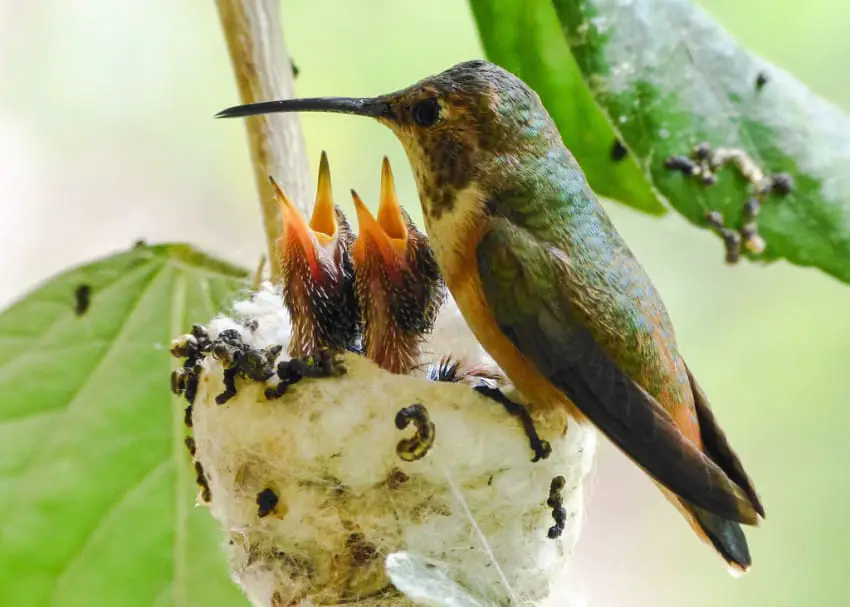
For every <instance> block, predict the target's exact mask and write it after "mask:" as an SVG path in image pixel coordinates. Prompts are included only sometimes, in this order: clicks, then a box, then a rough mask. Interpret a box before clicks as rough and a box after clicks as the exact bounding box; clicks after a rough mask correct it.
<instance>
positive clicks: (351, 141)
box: [0, 0, 850, 607]
mask: <svg viewBox="0 0 850 607" xmlns="http://www.w3.org/2000/svg"><path fill="white" fill-rule="evenodd" d="M703 4H704V5H705V6H706V7H707V8H708V9H709V10H710V11H711V12H712V13H713V14H714V15H715V16H716V17H717V18H718V19H719V20H720V21H721V22H722V23H723V24H724V25H725V26H726V27H728V28H729V29H730V30H731V31H732V33H733V34H735V35H736V36H737V37H738V38H739V39H740V40H741V41H743V42H744V44H746V45H747V46H749V47H750V48H751V49H752V50H754V51H755V52H757V53H759V54H761V55H763V56H764V57H766V58H767V59H769V60H771V61H773V62H774V63H776V64H778V65H779V66H781V67H783V68H785V69H786V70H788V71H790V72H792V73H794V74H795V75H796V76H798V77H799V78H800V79H801V80H803V81H804V82H806V83H807V84H808V85H810V86H811V87H812V88H814V89H815V90H816V91H818V92H819V93H821V94H822V95H824V96H826V97H827V98H829V99H830V100H832V101H833V102H835V103H836V104H838V105H839V106H842V107H843V108H844V109H845V110H850V79H848V78H847V75H846V65H847V62H848V60H850V37H848V36H847V35H846V31H845V30H846V24H847V23H848V22H850V3H845V2H840V1H839V0H809V2H807V3H805V4H804V5H800V4H799V3H796V2H791V0H750V2H748V3H746V4H743V3H736V2H733V0H705V1H704V2H703ZM283 12H284V20H285V30H286V36H287V40H288V45H289V48H290V51H291V53H292V55H293V58H294V60H295V62H296V64H297V65H298V67H299V68H300V69H301V74H300V76H299V78H298V81H297V91H298V94H299V95H323V94H338V95H371V94H376V93H380V92H386V91H389V90H394V89H396V88H400V87H402V86H405V85H407V84H409V83H411V82H412V81H414V80H417V79H419V78H420V77H422V76H425V75H428V74H430V73H433V72H436V71H440V70H442V69H444V68H446V67H448V66H450V65H452V64H454V63H456V62H459V61H461V60H465V59H469V58H473V57H479V56H481V54H482V52H481V49H480V45H479V42H478V38H477V34H476V32H475V28H474V24H473V20H472V17H471V15H470V12H469V9H468V7H467V5H466V3H465V2H461V1H459V0H431V1H430V2H428V3H424V4H423V3H419V2H398V1H389V0H368V1H367V0H360V1H358V2H352V1H350V0H324V1H322V2H315V1H308V0H287V1H285V2H284V4H283ZM237 102H238V97H237V93H236V89H235V86H234V83H233V77H232V74H231V72H230V63H229V59H228V57H227V54H226V51H225V47H224V42H223V39H222V36H221V34H220V30H219V23H218V16H217V13H216V10H215V8H214V6H213V3H201V2H193V3H175V2H171V1H170V0H148V1H147V2H144V3H129V2H121V3H116V2H109V1H107V0H86V1H85V2H73V3H72V2H63V1H60V0H39V1H32V2H20V0H0V201H1V202H0V239H2V242H3V245H2V247H3V248H2V251H3V254H2V255H0V305H3V306H5V305H6V304H8V303H10V302H11V301H12V300H13V299H14V298H16V297H17V296H19V295H21V294H22V293H23V292H24V291H26V290H29V289H30V288H32V287H33V286H34V285H36V284H37V283H38V282H40V281H42V280H44V279H45V278H47V277H49V276H50V275H52V274H54V273H56V272H58V271H60V270H62V269H64V268H65V267H67V266H68V265H69V264H75V263H79V262H83V261H86V260H89V259H92V258H94V257H98V256H101V255H105V254H108V253H110V252H113V251H115V250H117V249H123V248H126V247H128V246H129V245H130V244H131V243H132V242H133V241H135V240H136V239H138V238H146V239H148V240H149V241H152V242H156V241H163V240H189V241H193V242H195V243H196V244H198V245H200V246H201V247H202V248H204V249H207V250H209V251H210V252H214V253H217V254H219V255H222V256H224V257H226V258H228V259H230V260H232V261H235V262H239V263H242V264H243V265H246V266H251V267H253V265H254V264H255V263H256V261H257V259H258V257H259V255H260V253H261V251H262V247H263V237H262V234H261V231H260V219H259V214H258V210H257V204H256V201H255V195H254V185H253V181H252V178H251V172H250V166H249V163H248V156H247V147H246V138H245V133H244V130H243V125H242V123H241V122H240V121H226V122H216V121H213V120H212V115H213V114H214V113H215V112H216V111H218V110H220V109H222V108H224V107H226V106H229V105H232V104H234V103H237ZM303 125H304V129H305V135H306V138H307V143H308V150H309V155H310V161H311V167H312V170H313V175H315V170H316V166H317V164H318V159H319V153H320V151H321V150H323V149H324V150H327V152H328V154H329V158H330V162H331V169H332V174H333V181H334V185H335V190H336V192H337V196H338V202H340V203H342V204H343V205H344V206H345V207H347V208H350V207H351V204H350V201H349V200H348V199H347V197H346V196H345V193H346V192H347V191H348V189H349V188H352V187H353V188H355V189H357V190H358V192H360V193H361V195H362V196H363V197H364V199H365V200H366V201H367V203H368V204H370V205H372V206H373V208H374V206H375V205H376V197H377V192H378V185H379V180H378V177H379V171H380V160H381V156H382V155H384V154H387V155H389V156H390V159H391V160H392V162H393V166H394V170H395V174H396V178H397V182H398V183H397V186H398V190H399V194H400V196H401V198H402V201H403V203H404V204H405V205H406V206H407V208H408V209H409V210H410V211H411V212H412V213H413V214H414V216H418V214H419V209H418V202H417V199H416V194H415V189H414V185H413V181H412V177H411V175H410V171H409V169H408V167H407V164H406V161H405V158H404V155H403V152H402V150H401V147H400V145H399V144H398V143H397V141H396V140H395V139H394V138H393V136H392V135H391V133H390V132H389V130H387V129H384V128H383V127H380V126H378V125H376V124H374V123H372V122H370V121H366V120H360V119H357V118H351V117H344V116H327V115H326V116H321V115H310V114H307V115H304V116H303ZM567 144H569V142H567ZM848 163H850V159H848ZM606 207H607V208H608V210H609V211H610V213H611V215H612V217H613V219H614V221H615V223H616V225H617V226H618V228H619V229H620V230H621V232H622V233H623V235H624V236H625V238H626V240H627V241H628V243H629V245H630V246H631V247H632V249H633V250H634V251H635V253H636V254H637V255H638V257H639V259H640V260H641V261H642V262H643V264H644V265H645V266H646V268H647V270H648V272H649V274H650V275H651V276H652V278H653V279H654V281H655V283H656V285H657V286H658V288H659V289H660V291H661V293H662V295H663V296H664V298H665V301H666V302H667V305H668V307H669V309H670V312H671V315H672V317H673V319H674V321H675V323H676V326H677V328H678V336H679V343H680V346H681V348H682V350H683V352H684V354H685V356H686V357H687V359H688V361H689V365H690V367H691V368H692V369H693V370H694V372H695V373H696V374H697V376H698V377H699V380H700V382H701V383H702V385H703V388H705V390H706V391H707V392H708V394H709V395H710V397H711V399H712V402H713V404H714V407H715V410H716V412H717V415H718V416H719V418H720V420H721V421H722V423H723V426H724V428H725V429H726V431H727V433H728V435H729V437H730V439H731V440H732V442H733V444H734V446H735V447H736V448H737V450H738V452H739V454H740V455H741V457H742V459H743V460H744V462H745V463H746V465H747V467H748V469H749V470H750V472H751V474H752V475H753V476H754V477H755V480H756V485H757V487H758V489H759V491H760V492H761V494H762V497H763V500H764V502H765V506H766V508H767V513H768V518H767V520H766V522H765V523H764V525H763V526H762V528H761V529H757V530H754V531H752V532H750V533H749V537H750V538H751V545H752V551H753V555H754V559H755V566H754V569H753V571H752V572H751V573H750V574H749V575H748V576H746V577H745V578H743V579H739V580H735V579H733V578H731V577H730V576H729V575H728V574H727V573H726V571H725V568H724V566H723V564H722V563H721V561H720V560H719V559H718V558H717V557H716V556H715V555H714V554H713V553H712V551H711V550H709V549H708V548H707V547H705V546H703V545H702V544H701V543H699V542H698V541H697V540H696V539H695V538H694V537H693V535H692V534H691V532H690V531H689V529H688V528H687V526H686V525H685V523H684V522H683V520H682V519H681V518H680V517H679V515H678V514H677V513H676V512H675V511H674V510H673V509H672V508H671V507H670V506H669V505H668V504H667V502H666V501H665V500H664V499H663V497H662V496H661V494H660V493H659V492H658V491H657V489H655V487H654V486H653V485H652V484H651V483H650V482H649V481H648V480H647V478H646V477H644V476H643V475H642V474H640V473H639V472H637V470H636V469H635V468H634V467H633V466H632V465H630V464H629V463H628V462H626V461H625V460H624V458H623V457H621V456H620V455H619V454H618V453H615V452H614V450H613V449H612V448H609V447H608V446H607V445H603V446H602V448H601V450H600V458H599V463H598V467H597V468H598V469H597V472H596V474H595V476H594V479H593V482H592V490H591V493H590V500H589V503H588V513H587V523H586V527H585V530H584V533H583V535H582V538H581V540H580V542H579V545H578V549H577V553H576V556H575V558H574V561H573V565H572V568H571V570H570V572H569V574H568V575H567V576H565V578H564V580H562V581H561V583H560V585H559V588H560V592H562V593H563V595H562V596H564V597H569V598H570V599H572V600H574V601H577V602H579V603H586V604H587V605H589V606H594V607H595V606H603V605H616V606H620V605H623V606H632V605H633V606H637V607H643V606H665V607H666V606H674V605H676V606H678V605H693V606H715V605H724V606H729V607H731V606H736V605H750V604H753V603H754V602H756V601H762V602H763V603H764V604H766V605H775V606H784V605H789V606H791V605H793V606H798V605H818V606H820V605H823V606H831V605H836V606H837V605H847V604H848V598H847V596H848V595H850V575H848V574H847V564H846V563H847V561H846V546H847V545H848V544H850V519H848V517H847V516H846V513H847V503H848V502H849V501H850V472H848V470H847V464H848V463H850V442H849V441H848V440H847V438H846V437H847V431H848V429H850V406H848V391H849V390H848V389H850V374H848V368H850V288H848V287H847V286H844V285H841V284H839V283H837V282H836V281H834V280H832V279H830V278H828V277H826V276H824V275H822V274H820V273H819V272H818V271H815V270H801V269H799V268H794V267H791V266H788V265H786V264H777V265H775V266H771V267H769V268H763V267H758V266H754V265H751V264H744V265H742V266H740V267H735V268H728V267H726V266H725V265H724V264H723V261H722V257H723V254H722V247H721V244H720V242H719V241H718V240H717V239H716V238H715V237H713V236H712V235H710V234H708V233H707V232H702V231H698V230H696V229H694V228H693V227H691V226H689V225H686V224H685V222H684V221H682V220H680V219H679V218H678V217H676V216H674V215H671V216H670V217H667V218H665V219H663V220H658V219H653V218H649V217H646V216H643V215H640V214H638V213H636V212H633V211H631V210H629V209H627V208H623V207H621V206H619V205H617V204H614V203H606ZM0 550H2V545H0Z"/></svg>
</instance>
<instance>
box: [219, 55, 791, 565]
mask: <svg viewBox="0 0 850 607" xmlns="http://www.w3.org/2000/svg"><path fill="white" fill-rule="evenodd" d="M294 111H321V112H337V113H345V114H353V115H358V116H366V117H370V118H373V119H375V120H377V121H378V122H380V123H381V124H383V125H385V126H387V127H389V128H390V129H391V130H392V131H393V133H394V134H395V135H396V136H397V137H398V139H399V140H400V142H401V144H402V145H403V147H404V149H405V152H406V153H407V157H408V160H409V161H410V164H411V166H412V168H413V174H414V176H415V177H416V183H417V188H418V190H419V199H420V202H421V205H422V213H423V217H424V220H425V221H424V222H425V229H426V232H427V234H428V238H429V239H430V243H431V246H432V247H433V250H434V253H435V256H436V259H437V262H438V264H439V269H440V274H441V275H442V276H443V278H444V280H445V283H446V286H447V287H448V290H449V292H450V293H451V295H452V297H453V298H454V300H455V301H456V302H457V305H458V308H459V309H460V310H461V312H462V314H463V316H464V318H465V320H466V322H467V324H468V325H469V327H470V329H471V330H472V332H473V333H474V334H475V337H476V338H477V340H478V342H479V343H480V344H481V345H482V346H483V347H484V349H485V350H487V352H488V353H489V354H490V356H491V357H492V358H493V360H494V361H495V362H496V364H498V366H499V367H500V368H501V369H502V370H503V371H504V372H505V375H507V376H508V378H509V379H510V381H511V383H512V384H513V385H514V386H515V387H516V389H517V390H518V391H519V393H521V394H522V395H523V397H524V399H525V400H527V401H529V404H530V407H531V408H532V409H536V410H544V411H545V410H551V409H553V408H554V409H562V410H565V411H566V412H567V413H569V414H570V417H571V418H572V419H573V420H576V421H578V422H579V423H585V422H590V423H592V424H593V425H594V426H595V427H596V428H598V429H599V430H600V431H601V432H602V433H604V434H605V436H607V437H608V439H609V440H611V442H612V443H613V444H614V445H616V446H617V447H618V448H619V449H621V450H622V451H623V452H624V453H625V454H626V455H627V456H628V457H630V458H631V459H632V461H634V462H635V463H636V464H637V465H638V466H639V467H640V468H641V469H642V470H644V471H645V472H646V473H647V474H648V475H650V477H651V478H652V479H653V481H654V482H655V483H657V484H658V486H659V487H660V488H661V490H662V492H663V493H664V495H665V496H667V497H668V499H670V501H671V502H672V503H673V504H674V505H675V506H676V508H677V509H678V510H679V511H680V513H681V514H682V515H683V516H684V518H685V520H686V521H687V522H688V523H689V524H690V525H691V527H692V529H693V530H694V531H695V533H696V534H697V536H698V537H699V538H700V539H702V540H703V541H705V542H706V543H708V544H709V545H710V546H712V547H713V548H714V549H715V550H716V551H717V552H718V553H719V555H720V556H721V557H722V558H723V559H724V560H725V561H726V563H727V564H728V565H729V566H730V567H731V568H733V569H735V570H737V571H741V572H743V571H747V570H748V569H749V568H750V565H751V562H752V560H751V557H750V552H749V547H748V545H747V539H746V537H745V535H744V532H743V530H742V529H741V525H742V524H744V525H756V524H758V522H759V520H760V519H761V518H763V517H764V509H763V507H762V504H761V501H760V500H759V497H758V494H757V493H756V491H755V488H754V487H753V483H752V481H751V479H750V477H749V475H748V474H747V472H746V471H745V470H744V467H743V465H742V463H741V461H740V460H739V459H738V456H737V455H736V454H735V452H734V450H733V449H732V448H731V446H730V445H729V443H728V441H727V439H726V436H725V434H724V432H723V430H722V429H721V428H720V425H719V423H718V421H717V419H716V418H715V416H714V413H713V412H712V410H711V406H710V404H709V401H708V399H707V397H706V395H705V394H704V393H703V392H702V390H701V389H700V387H699V385H698V384H697V382H696V379H695V378H694V376H693V374H692V373H691V370H690V369H689V368H688V366H687V365H686V363H685V359H684V357H683V355H682V353H681V352H680V350H679V347H678V344H677V341H676V336H675V331H674V328H673V323H672V321H671V320H670V317H669V315H668V312H667V309H666V307H665V305H664V302H663V301H662V300H661V297H660V295H659V293H658V291H657V290H656V289H655V287H654V285H653V284H652V281H651V280H650V278H649V276H648V275H647V273H646V271H645V270H644V268H643V267H642V266H641V264H640V263H639V262H638V260H637V259H636V258H635V256H634V254H633V253H632V251H631V250H630V249H629V247H628V245H627V244H626V243H625V241H624V240H623V238H622V236H621V235H620V234H619V232H617V230H616V228H615V227H614V225H613V223H612V222H611V220H610V218H609V217H608V214H607V213H606V212H605V209H604V208H603V207H602V205H601V204H600V203H599V200H598V198H597V196H596V194H595V193H594V192H593V190H592V188H591V187H590V185H589V184H588V182H587V179H586V177H585V175H584V173H583V172H582V170H581V167H580V166H579V165H578V163H577V162H576V160H575V158H574V157H573V155H572V154H571V153H570V151H569V150H568V149H567V148H566V146H565V144H564V140H563V138H562V137H561V134H560V133H559V132H558V128H557V126H556V125H555V122H554V121H553V120H552V117H551V116H550V115H549V113H548V112H547V111H546V108H545V107H544V105H543V103H542V102H541V100H540V98H539V96H538V95H537V94H536V93H535V92H534V91H533V90H532V89H531V88H529V87H528V86H527V85H526V84H525V83H524V82H523V81H522V80H520V79H519V78H518V77H517V76H515V75H514V74H511V73H510V72H508V71H506V70H504V69H502V68H501V67H499V66H497V65H494V64H493V63H490V62H487V61H479V60H476V61H467V62H464V63H460V64H458V65H455V66H454V67H451V68H449V69H447V70H445V71H443V72H441V73H439V74H435V75H433V76H430V77H427V78H424V79H423V80H421V81H419V82H417V83H415V84H413V85H411V86H409V87H407V88H404V89H402V90H399V91H395V92H392V93H387V94H384V95H378V96H376V97H371V98H350V97H324V98H314V99H287V100H281V101H268V102H262V103H257V104H251V105H246V106H238V107H234V108H230V109H228V110H224V111H223V112H220V113H219V116H221V117H228V116H250V115H256V114H264V113H270V112H294ZM700 153H701V154H702V153H703V150H700ZM782 185H786V184H782ZM787 185H789V186H790V183H789V184H787ZM385 249H386V250H388V251H392V250H393V249H392V247H390V246H388V245H386V244H385Z"/></svg>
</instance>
